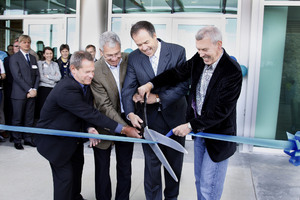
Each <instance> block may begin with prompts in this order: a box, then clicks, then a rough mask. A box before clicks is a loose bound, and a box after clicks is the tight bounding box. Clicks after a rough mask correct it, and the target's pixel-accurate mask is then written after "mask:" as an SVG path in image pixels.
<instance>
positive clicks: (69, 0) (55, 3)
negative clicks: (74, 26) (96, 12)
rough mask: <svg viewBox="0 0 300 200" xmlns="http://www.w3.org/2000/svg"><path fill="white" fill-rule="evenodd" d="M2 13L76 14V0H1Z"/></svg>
mask: <svg viewBox="0 0 300 200" xmlns="http://www.w3.org/2000/svg"><path fill="white" fill-rule="evenodd" d="M0 8H1V9H0V14H1V15H27V14H57V13H64V14H74V13H76V0H43V1H40V0H25V1H23V0H22V1H21V0H1V3H0Z"/></svg>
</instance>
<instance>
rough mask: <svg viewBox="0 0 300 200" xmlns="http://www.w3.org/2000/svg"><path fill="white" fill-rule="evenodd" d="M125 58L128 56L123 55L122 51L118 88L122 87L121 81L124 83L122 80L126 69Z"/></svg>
mask: <svg viewBox="0 0 300 200" xmlns="http://www.w3.org/2000/svg"><path fill="white" fill-rule="evenodd" d="M127 58H128V57H125V54H123V53H122V62H121V65H120V80H119V81H120V87H121V88H120V89H122V88H123V83H124V80H125V75H126V70H127Z"/></svg>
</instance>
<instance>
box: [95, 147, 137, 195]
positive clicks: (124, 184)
mask: <svg viewBox="0 0 300 200" xmlns="http://www.w3.org/2000/svg"><path fill="white" fill-rule="evenodd" d="M111 149H112V148H111V147H109V148H108V149H105V150H103V149H99V148H97V147H93V150H94V158H95V183H96V184H95V190H96V199H97V200H110V199H111V196H112V192H111V181H110V175H109V174H110V173H109V171H110V169H109V168H110V155H111ZM115 149H116V160H117V166H116V168H117V188H116V195H115V196H116V197H115V199H116V200H129V194H130V188H131V160H132V153H133V143H131V142H115Z"/></svg>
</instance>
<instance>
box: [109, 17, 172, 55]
mask: <svg viewBox="0 0 300 200" xmlns="http://www.w3.org/2000/svg"><path fill="white" fill-rule="evenodd" d="M141 20H146V21H149V22H151V23H152V24H153V25H154V27H155V31H156V35H157V37H158V38H160V39H162V40H164V41H165V42H172V28H171V27H172V19H171V18H155V17H152V18H145V17H142V18H139V17H132V18H125V17H124V18H123V17H113V18H112V26H111V30H112V31H113V32H115V33H117V34H118V36H119V37H120V40H121V42H122V51H128V52H129V51H132V50H135V49H136V48H137V46H136V44H135V43H134V41H133V40H132V39H131V36H130V29H131V26H132V25H133V24H135V23H136V22H138V21H141Z"/></svg>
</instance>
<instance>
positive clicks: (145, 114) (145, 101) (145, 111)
mask: <svg viewBox="0 0 300 200" xmlns="http://www.w3.org/2000/svg"><path fill="white" fill-rule="evenodd" d="M144 120H145V127H146V126H148V120H147V97H146V94H145V95H144Z"/></svg>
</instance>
